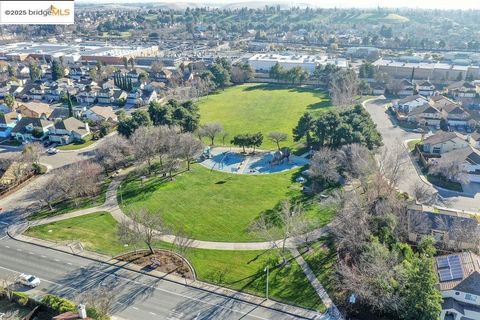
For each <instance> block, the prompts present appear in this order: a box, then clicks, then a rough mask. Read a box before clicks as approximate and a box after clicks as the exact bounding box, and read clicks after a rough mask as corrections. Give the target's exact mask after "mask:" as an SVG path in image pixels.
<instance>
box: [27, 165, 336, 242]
mask: <svg viewBox="0 0 480 320" xmlns="http://www.w3.org/2000/svg"><path fill="white" fill-rule="evenodd" d="M132 170H133V168H130V169H127V170H123V171H122V172H121V173H120V174H118V175H117V176H115V177H114V178H113V180H112V182H111V183H110V185H109V186H108V188H107V192H106V196H105V203H104V204H102V205H100V206H96V207H92V208H88V209H82V210H78V211H73V212H69V213H65V214H62V215H58V216H55V217H49V218H45V219H39V220H35V221H30V222H29V224H28V226H39V225H44V224H49V223H53V222H57V221H62V220H66V219H70V218H75V217H80V216H84V215H87V214H91V213H94V212H98V211H107V212H109V213H110V214H111V215H112V217H113V218H114V219H115V220H116V221H117V222H123V221H129V222H131V223H132V222H133V221H132V220H131V219H130V217H128V216H127V215H125V214H124V213H123V211H122V209H121V208H120V206H119V205H118V199H117V191H118V188H119V186H120V184H121V182H122V181H123V179H124V178H125V176H126V175H127V174H128V173H130V172H131V171H132ZM327 232H328V227H323V228H320V229H316V230H313V231H311V232H309V233H307V234H305V235H302V236H299V237H292V238H288V239H287V240H286V243H285V245H286V247H287V248H295V247H297V246H299V245H301V244H303V243H305V242H306V241H307V240H308V241H313V240H317V239H319V238H321V237H323V236H325V235H326V234H327ZM158 239H159V240H162V241H165V242H168V243H173V242H174V241H175V236H174V235H165V234H159V235H158ZM281 246H282V241H281V240H277V241H275V242H271V241H265V242H216V241H203V240H193V241H191V243H190V247H192V248H199V249H215V250H268V249H272V248H275V247H281Z"/></svg>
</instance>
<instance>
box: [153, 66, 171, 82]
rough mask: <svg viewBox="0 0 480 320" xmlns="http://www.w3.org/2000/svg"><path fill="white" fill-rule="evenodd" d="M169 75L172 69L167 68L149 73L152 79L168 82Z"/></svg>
mask: <svg viewBox="0 0 480 320" xmlns="http://www.w3.org/2000/svg"><path fill="white" fill-rule="evenodd" d="M171 77H172V71H170V70H168V69H163V70H161V71H159V72H152V74H151V78H152V79H154V80H156V81H159V82H163V83H167V82H169V81H170V78H171Z"/></svg>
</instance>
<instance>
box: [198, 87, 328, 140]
mask: <svg viewBox="0 0 480 320" xmlns="http://www.w3.org/2000/svg"><path fill="white" fill-rule="evenodd" d="M199 107H200V121H201V122H202V123H209V122H219V123H221V124H222V126H223V127H224V129H225V131H226V132H228V133H229V135H228V137H227V140H228V141H225V142H226V143H229V142H230V140H231V139H232V138H233V137H234V136H235V135H237V134H241V133H255V132H258V131H260V132H262V133H263V135H264V140H263V145H262V148H264V149H273V148H275V144H274V143H272V142H271V141H269V140H268V139H267V135H268V133H269V132H272V131H280V132H284V133H287V134H288V135H289V139H288V141H286V142H284V143H283V146H289V147H292V148H293V149H295V148H297V147H299V144H295V143H294V142H293V138H292V129H293V128H294V127H295V126H296V125H297V122H298V119H299V118H300V117H301V116H302V114H303V113H305V112H306V111H312V112H315V111H316V112H319V111H320V110H327V109H328V108H329V107H331V103H330V100H329V99H328V96H327V94H326V93H324V92H323V91H319V90H311V89H307V88H289V87H287V86H280V85H268V84H245V85H239V86H234V87H231V88H228V89H226V90H225V91H220V92H218V93H216V94H211V95H208V96H206V97H204V98H202V99H201V100H200V103H199ZM205 142H206V140H205ZM216 144H221V141H220V138H218V139H217V140H216Z"/></svg>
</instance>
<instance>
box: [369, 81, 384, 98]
mask: <svg viewBox="0 0 480 320" xmlns="http://www.w3.org/2000/svg"><path fill="white" fill-rule="evenodd" d="M370 87H371V88H372V93H373V94H374V95H376V96H382V95H384V94H385V85H384V84H381V83H377V82H376V83H373V84H370Z"/></svg>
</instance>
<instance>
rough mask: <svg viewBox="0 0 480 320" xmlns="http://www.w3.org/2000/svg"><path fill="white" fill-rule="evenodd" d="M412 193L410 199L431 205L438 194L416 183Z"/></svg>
mask: <svg viewBox="0 0 480 320" xmlns="http://www.w3.org/2000/svg"><path fill="white" fill-rule="evenodd" d="M412 193H413V194H412V197H413V198H414V199H415V200H416V201H417V202H419V203H422V204H427V205H432V204H435V203H436V202H437V194H438V193H437V192H436V191H434V190H432V188H429V187H427V185H426V184H424V183H416V184H415V185H414V186H413V192H412Z"/></svg>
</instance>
